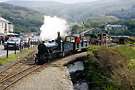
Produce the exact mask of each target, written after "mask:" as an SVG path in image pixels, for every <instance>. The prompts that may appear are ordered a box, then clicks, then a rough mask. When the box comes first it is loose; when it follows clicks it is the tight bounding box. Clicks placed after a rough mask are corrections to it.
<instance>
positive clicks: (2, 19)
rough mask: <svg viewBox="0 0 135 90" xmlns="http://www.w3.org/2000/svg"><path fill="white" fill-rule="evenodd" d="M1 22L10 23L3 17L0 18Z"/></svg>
mask: <svg viewBox="0 0 135 90" xmlns="http://www.w3.org/2000/svg"><path fill="white" fill-rule="evenodd" d="M0 21H3V22H7V23H10V22H9V21H8V20H6V19H4V18H2V17H0Z"/></svg>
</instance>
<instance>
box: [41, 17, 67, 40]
mask: <svg viewBox="0 0 135 90" xmlns="http://www.w3.org/2000/svg"><path fill="white" fill-rule="evenodd" d="M40 30H41V34H40V39H41V40H42V41H45V40H55V39H56V38H57V32H60V34H61V36H62V37H64V36H65V35H67V32H68V31H69V26H68V24H67V21H66V20H64V19H61V18H58V17H56V16H54V17H50V16H44V24H43V25H42V26H41V28H40Z"/></svg>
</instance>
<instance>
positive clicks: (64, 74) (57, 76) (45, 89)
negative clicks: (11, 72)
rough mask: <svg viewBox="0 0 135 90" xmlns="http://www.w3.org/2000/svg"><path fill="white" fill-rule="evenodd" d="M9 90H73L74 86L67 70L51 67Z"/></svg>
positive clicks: (23, 80)
mask: <svg viewBox="0 0 135 90" xmlns="http://www.w3.org/2000/svg"><path fill="white" fill-rule="evenodd" d="M8 90H73V85H72V82H71V80H70V78H69V73H68V71H67V69H66V68H64V67H53V66H49V67H48V68H45V69H44V70H43V71H41V72H36V73H33V74H32V75H29V76H28V77H26V78H24V79H22V80H21V81H19V82H18V83H16V85H14V86H13V87H10V89H8Z"/></svg>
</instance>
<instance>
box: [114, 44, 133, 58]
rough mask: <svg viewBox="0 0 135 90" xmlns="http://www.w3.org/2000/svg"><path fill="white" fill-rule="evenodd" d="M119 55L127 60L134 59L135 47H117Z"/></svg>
mask: <svg viewBox="0 0 135 90" xmlns="http://www.w3.org/2000/svg"><path fill="white" fill-rule="evenodd" d="M116 49H117V50H118V51H120V53H121V54H123V55H124V56H126V57H127V58H128V59H129V60H131V59H135V47H130V46H125V45H124V46H119V47H117V48H116Z"/></svg>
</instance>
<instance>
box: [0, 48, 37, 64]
mask: <svg viewBox="0 0 135 90" xmlns="http://www.w3.org/2000/svg"><path fill="white" fill-rule="evenodd" d="M35 50H36V49H35V48H29V49H23V50H22V51H21V52H18V53H17V54H14V53H13V54H9V57H8V58H6V56H2V57H0V65H4V64H7V63H10V62H13V61H17V60H20V59H21V60H22V59H25V58H26V57H28V56H29V55H31V54H32V53H33V52H34V51H35Z"/></svg>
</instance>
